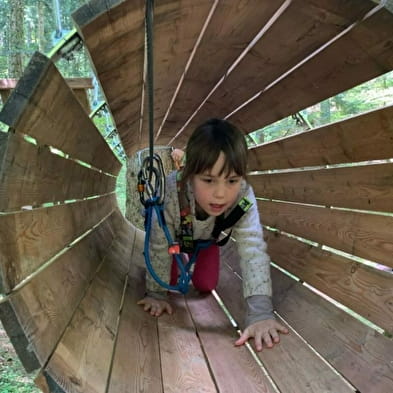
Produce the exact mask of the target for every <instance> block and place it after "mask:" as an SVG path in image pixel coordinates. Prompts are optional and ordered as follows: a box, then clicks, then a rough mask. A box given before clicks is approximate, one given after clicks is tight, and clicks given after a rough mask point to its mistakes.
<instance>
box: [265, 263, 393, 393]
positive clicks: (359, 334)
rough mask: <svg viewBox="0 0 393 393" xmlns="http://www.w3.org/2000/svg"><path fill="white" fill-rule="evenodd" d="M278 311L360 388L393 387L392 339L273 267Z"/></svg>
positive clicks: (378, 391)
mask: <svg viewBox="0 0 393 393" xmlns="http://www.w3.org/2000/svg"><path fill="white" fill-rule="evenodd" d="M272 281H273V291H274V304H275V307H276V308H277V311H278V312H279V313H280V315H282V316H283V317H284V318H285V320H287V321H288V322H289V323H290V324H291V326H293V328H294V329H296V331H297V332H298V333H299V334H301V335H302V337H304V339H305V340H306V341H307V342H308V343H310V344H311V345H312V346H313V347H314V348H315V349H316V350H317V351H318V353H319V354H320V355H322V356H323V357H324V358H325V359H326V360H327V361H328V362H329V363H330V364H332V365H333V366H334V367H335V368H336V369H337V370H338V371H339V372H340V373H341V374H342V375H344V376H345V377H346V378H347V379H348V380H349V381H350V382H351V383H352V384H353V385H355V386H356V387H357V389H358V390H359V391H360V392H369V393H390V392H391V391H392V389H393V365H392V353H393V341H392V340H391V339H389V338H387V337H385V336H383V335H381V334H379V333H377V332H375V331H374V330H373V329H371V328H370V327H368V326H366V325H364V324H363V323H361V322H360V321H358V320H357V319H355V318H353V317H352V316H351V315H349V314H347V313H346V312H344V311H343V310H340V309H339V308H337V307H336V306H335V305H333V304H332V303H330V302H328V301H326V300H325V299H323V298H322V297H321V296H319V295H317V294H316V293H313V292H311V291H310V290H309V289H307V288H306V287H305V286H304V285H301V284H300V283H297V282H295V281H294V280H292V279H291V278H289V277H288V276H286V275H285V274H283V273H281V272H279V271H278V270H277V269H272Z"/></svg>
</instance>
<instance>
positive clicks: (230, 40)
mask: <svg viewBox="0 0 393 393" xmlns="http://www.w3.org/2000/svg"><path fill="white" fill-rule="evenodd" d="M283 2H284V1H283V0H280V1H276V2H270V1H264V2H261V1H257V0H247V1H242V2H230V1H221V2H218V4H217V7H216V9H215V11H214V14H213V15H212V18H211V20H210V22H209V25H208V26H207V29H206V31H205V34H204V35H203V38H202V41H201V43H200V45H199V46H198V48H197V50H196V53H195V57H194V59H193V62H192V63H191V65H190V68H189V69H188V70H187V72H186V74H185V78H184V81H183V83H182V85H181V88H180V90H179V93H178V95H177V97H176V100H175V101H174V105H173V107H172V109H171V112H170V114H169V116H168V119H167V121H166V123H165V124H164V126H163V128H162V131H161V134H160V137H159V139H158V143H160V144H167V143H168V141H169V140H170V139H172V137H173V136H174V135H175V134H176V133H177V131H179V129H180V127H181V126H182V125H183V124H184V123H185V122H186V120H187V119H188V118H189V117H190V116H191V115H192V114H193V112H194V111H195V110H196V109H197V108H198V106H199V105H200V104H201V102H202V101H203V100H204V99H205V97H206V96H207V95H208V94H209V93H210V91H211V90H212V88H213V87H214V86H215V85H216V84H217V82H219V80H220V79H221V78H222V77H223V76H224V75H225V73H226V72H227V71H228V69H229V67H230V66H231V65H232V63H233V62H234V61H235V60H236V59H237V58H238V56H239V55H240V54H241V53H242V51H243V50H244V49H245V48H246V47H247V45H248V44H249V43H250V42H251V41H252V39H253V38H254V37H255V35H256V34H257V33H258V32H259V31H260V30H261V28H262V27H263V25H264V24H265V23H267V22H268V21H269V19H270V18H271V17H272V15H273V14H274V13H275V12H276V10H277V9H278V8H279V7H280V5H281V4H282V3H283ZM211 3H212V4H213V2H211ZM179 147H180V146H179Z"/></svg>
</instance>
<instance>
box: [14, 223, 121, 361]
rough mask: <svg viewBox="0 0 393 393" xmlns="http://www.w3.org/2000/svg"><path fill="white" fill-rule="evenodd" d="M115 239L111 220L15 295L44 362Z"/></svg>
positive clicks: (27, 331) (22, 320)
mask: <svg viewBox="0 0 393 393" xmlns="http://www.w3.org/2000/svg"><path fill="white" fill-rule="evenodd" d="M113 238H114V234H113V233H111V228H110V223H109V220H107V221H105V222H103V223H102V224H101V225H100V226H99V227H97V228H96V229H95V230H94V231H93V232H91V233H90V234H89V235H88V236H87V237H85V238H84V239H82V240H81V241H80V242H79V243H77V244H76V245H75V246H74V247H72V248H71V249H70V250H69V251H67V252H66V253H65V254H63V255H62V256H61V257H59V258H58V259H57V260H56V261H55V262H54V263H52V264H51V265H50V266H49V267H47V268H46V269H45V270H44V271H42V272H41V273H40V274H39V275H37V276H35V277H34V278H33V279H32V280H31V281H30V282H29V283H28V284H27V285H26V286H24V287H23V288H22V289H21V290H20V291H18V293H16V294H15V295H14V296H13V297H12V305H13V307H14V309H15V311H16V313H17V315H18V318H19V321H20V323H21V325H22V328H23V331H24V332H25V334H26V337H27V338H28V340H29V342H30V345H31V347H32V349H33V350H34V353H35V354H36V356H37V358H38V359H39V361H40V364H41V365H44V364H45V362H46V361H47V360H48V358H49V356H50V355H51V354H52V352H53V350H54V349H55V346H56V345H57V342H58V341H59V339H60V337H61V335H62V334H63V332H64V330H65V329H66V327H67V325H68V324H69V323H70V320H71V318H72V316H73V313H74V311H75V309H76V308H77V307H78V305H79V303H80V301H81V300H82V298H83V296H84V294H85V292H86V290H87V288H88V286H89V285H90V281H91V280H92V279H93V277H94V275H95V273H96V271H97V269H98V267H99V265H100V263H101V262H102V260H103V258H104V257H105V255H106V254H107V253H108V250H109V249H110V247H111V245H112V242H113Z"/></svg>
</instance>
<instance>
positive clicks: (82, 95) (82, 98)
mask: <svg viewBox="0 0 393 393" xmlns="http://www.w3.org/2000/svg"><path fill="white" fill-rule="evenodd" d="M73 92H74V94H75V97H76V98H77V99H78V101H79V103H80V104H81V105H82V107H83V109H84V110H85V111H86V113H90V111H91V108H90V101H89V96H88V94H87V92H86V90H84V89H75V90H73Z"/></svg>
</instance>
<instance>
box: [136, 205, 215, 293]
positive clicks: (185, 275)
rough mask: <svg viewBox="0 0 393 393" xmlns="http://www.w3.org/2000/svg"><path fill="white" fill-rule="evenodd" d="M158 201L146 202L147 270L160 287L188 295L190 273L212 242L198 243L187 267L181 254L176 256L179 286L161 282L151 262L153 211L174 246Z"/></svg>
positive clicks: (145, 252) (161, 206) (144, 251)
mask: <svg viewBox="0 0 393 393" xmlns="http://www.w3.org/2000/svg"><path fill="white" fill-rule="evenodd" d="M157 199H158V198H157V197H155V198H152V199H150V200H148V201H146V208H145V213H146V216H145V230H146V236H145V243H144V250H143V255H144V257H145V262H146V267H147V270H148V271H149V273H150V275H151V276H152V277H153V279H154V280H155V281H156V282H157V283H158V284H159V285H161V286H162V287H163V288H165V289H168V290H170V291H179V292H181V293H183V294H186V293H187V292H188V288H189V283H190V281H191V278H192V273H191V272H190V270H191V267H192V265H193V264H194V263H195V261H196V258H197V256H198V253H199V251H200V250H202V249H205V248H207V247H209V246H210V245H211V244H212V241H211V240H203V241H198V243H197V246H196V248H195V252H194V253H193V255H192V257H191V259H190V260H189V261H188V263H187V264H186V265H184V264H183V261H182V258H181V256H180V254H175V255H174V257H175V260H176V263H177V266H178V267H179V269H180V276H179V279H178V282H177V285H170V284H168V283H166V282H165V281H163V280H161V278H160V277H159V276H158V275H157V273H156V272H155V271H154V268H153V266H152V264H151V260H150V250H149V244H150V232H151V223H152V216H153V211H155V213H156V215H157V219H158V224H159V226H160V228H162V230H163V231H164V234H165V237H166V239H167V241H168V245H171V244H173V239H172V236H171V234H170V232H169V230H168V227H167V225H166V223H165V218H164V207H163V204H158V203H157Z"/></svg>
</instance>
